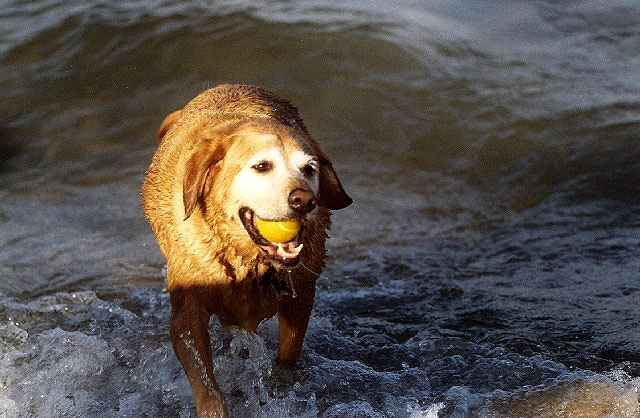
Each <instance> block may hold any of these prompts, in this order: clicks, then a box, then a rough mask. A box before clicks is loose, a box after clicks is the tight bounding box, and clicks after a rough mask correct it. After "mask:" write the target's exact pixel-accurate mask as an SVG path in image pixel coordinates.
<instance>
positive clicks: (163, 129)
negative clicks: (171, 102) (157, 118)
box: [156, 109, 182, 141]
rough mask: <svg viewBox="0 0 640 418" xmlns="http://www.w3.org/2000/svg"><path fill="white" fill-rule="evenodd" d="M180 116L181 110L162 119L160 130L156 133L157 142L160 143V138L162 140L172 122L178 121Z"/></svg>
mask: <svg viewBox="0 0 640 418" xmlns="http://www.w3.org/2000/svg"><path fill="white" fill-rule="evenodd" d="M181 114H182V109H180V110H176V111H175V112H173V113H169V114H168V115H167V117H165V118H164V120H163V121H162V123H161V124H160V129H158V133H157V134H156V137H157V138H158V141H162V138H164V136H165V135H166V134H167V131H169V128H171V125H173V124H174V122H175V121H177V120H178V118H179V117H180V115H181Z"/></svg>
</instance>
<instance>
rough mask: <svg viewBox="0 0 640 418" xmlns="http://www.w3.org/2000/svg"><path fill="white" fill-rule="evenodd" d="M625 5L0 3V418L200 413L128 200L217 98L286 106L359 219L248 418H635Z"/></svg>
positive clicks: (219, 367)
mask: <svg viewBox="0 0 640 418" xmlns="http://www.w3.org/2000/svg"><path fill="white" fill-rule="evenodd" d="M638 68H640V6H639V5H638V4H637V3H636V2H633V1H623V0H612V1H608V2H598V1H581V2H577V1H570V2H555V1H551V0H549V1H527V2H524V1H522V2H520V1H513V2H508V3H505V2H501V1H484V2H477V1H454V0H448V1H436V2H419V1H402V2H396V3H394V5H393V6H390V4H389V3H388V2H382V1H373V2H359V1H348V2H341V5H339V6H338V5H336V4H335V2H302V1H293V2H286V3H284V2H283V3H281V2H271V3H268V2H254V3H252V2H249V3H244V4H238V3H234V2H224V3H221V4H218V3H216V4H208V2H168V1H155V2H149V1H144V2H143V1H129V2H106V1H96V2H85V1H80V0H67V1H61V0H45V1H27V0H22V1H18V0H9V1H3V2H0V90H1V91H2V100H1V101H0V416H2V417H5V416H6V417H31V416H34V417H59V416H69V417H86V416H100V417H102V416H104V417H116V416H117V417H138V416H150V417H151V416H181V417H187V416H193V411H192V400H191V393H190V390H189V387H188V382H187V380H186V378H185V377H184V375H183V373H182V370H181V368H180V366H179V364H178V362H177V360H176V359H175V357H174V355H173V352H172V349H171V346H170V343H169V342H168V333H167V330H166V323H167V317H168V306H167V295H166V293H164V292H163V291H162V287H163V280H164V279H163V272H162V268H163V260H162V258H161V256H160V254H159V252H158V250H157V248H156V246H155V243H154V241H153V238H152V235H151V232H150V229H149V228H148V226H147V225H146V224H145V222H144V220H143V218H142V215H141V208H140V203H139V186H140V183H141V181H142V177H143V175H144V171H145V169H146V167H147V165H148V162H149V160H150V157H151V155H152V153H153V151H154V146H155V141H154V133H155V130H156V128H157V126H158V124H159V123H160V121H161V120H162V118H163V117H164V115H166V114H167V113H168V112H170V111H172V110H175V109H177V108H179V107H181V106H182V105H183V104H184V103H185V102H186V101H187V100H188V99H190V98H191V97H192V96H194V95H195V94H197V93H198V92H199V91H201V90H203V89H204V88H206V87H209V86H213V85H217V84H220V83H224V82H241V83H250V84H257V85H261V86H263V87H266V88H269V89H271V90H274V91H276V92H278V93H280V94H281V95H283V96H285V97H288V98H290V99H291V100H292V101H293V102H294V103H295V104H296V105H297V106H298V107H299V109H300V111H301V113H302V116H303V117H304V118H305V121H306V122H307V124H308V126H309V128H310V130H311V132H312V133H313V134H314V136H315V137H316V138H317V139H318V140H319V141H321V142H322V144H323V146H324V149H325V150H326V151H327V153H328V154H329V155H330V156H331V157H332V159H333V160H334V163H335V164H334V165H335V166H336V167H337V169H338V172H339V173H340V175H341V178H342V180H343V183H344V185H345V187H346V188H347V190H348V191H349V193H350V194H351V195H352V196H353V197H354V199H355V201H356V202H355V203H354V205H353V206H351V207H350V208H349V209H346V210H344V211H341V212H338V213H336V216H335V218H334V220H335V222H334V224H335V227H334V230H333V233H332V235H333V238H332V240H330V254H331V260H330V265H329V267H328V268H327V270H326V271H325V272H324V274H323V277H322V278H321V279H319V281H318V287H319V289H320V291H319V292H318V298H317V301H316V307H315V311H314V315H313V317H312V320H311V326H310V330H309V333H308V336H307V339H306V341H305V351H304V355H303V357H302V359H301V362H300V367H299V368H298V370H296V371H294V372H284V371H282V370H279V369H278V368H277V367H275V366H272V363H271V361H272V358H273V356H274V353H275V350H276V348H277V338H276V328H277V326H276V324H275V323H274V322H273V321H270V322H267V323H265V324H264V325H263V326H262V327H261V328H260V330H259V335H258V336H255V335H249V334H245V333H242V332H236V333H234V334H232V335H227V334H225V332H224V331H222V330H221V329H220V328H219V326H218V324H217V322H216V321H212V323H211V327H212V332H213V333H214V335H215V336H217V337H216V338H214V340H215V341H216V342H215V343H214V345H215V347H214V351H215V365H216V375H217V377H218V378H219V380H220V383H221V386H222V388H223V390H224V392H225V393H226V394H227V401H228V402H229V406H230V410H231V412H232V414H234V415H235V416H264V417H281V416H282V417H286V416H292V417H293V416H296V417H297V416H305V417H316V416H321V417H382V416H389V417H435V416H440V417H445V416H446V417H464V416H471V417H475V416H479V417H503V416H514V417H515V416H536V417H541V416H547V417H555V416H569V414H573V415H571V416H585V417H587V416H589V417H590V416H596V417H597V416H615V417H637V416H640V403H639V401H638V392H639V389H640V319H639V318H640V252H639V250H640V206H639V204H640V71H639V70H638Z"/></svg>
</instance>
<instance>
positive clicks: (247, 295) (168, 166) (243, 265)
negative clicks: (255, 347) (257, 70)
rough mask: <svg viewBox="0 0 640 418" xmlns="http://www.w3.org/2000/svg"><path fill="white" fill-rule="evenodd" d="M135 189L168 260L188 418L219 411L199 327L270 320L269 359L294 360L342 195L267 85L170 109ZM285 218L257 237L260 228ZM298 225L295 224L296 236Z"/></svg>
mask: <svg viewBox="0 0 640 418" xmlns="http://www.w3.org/2000/svg"><path fill="white" fill-rule="evenodd" d="M158 139H159V141H160V145H159V147H158V149H157V151H156V153H155V155H154V157H153V160H152V163H151V166H150V167H149V170H148V172H147V176H146V178H145V180H144V184H143V187H142V194H143V205H144V211H145V215H146V217H147V219H148V220H149V222H150V223H151V227H152V229H153V232H154V234H155V237H156V240H157V242H158V245H159V246H160V249H161V251H162V253H163V255H164V256H165V258H166V260H167V290H168V291H169V293H170V301H171V320H170V326H169V328H170V334H171V342H172V344H173V348H174V351H175V353H176V355H177V357H178V359H179V360H180V363H181V364H182V367H183V368H184V370H185V372H186V374H187V377H188V378H189V381H190V383H191V388H192V390H193V395H194V398H195V405H196V411H197V413H198V416H200V417H203V416H207V417H218V416H226V415H227V412H226V408H225V404H224V400H223V396H222V393H221V391H220V388H219V386H218V384H217V383H216V379H215V377H214V375H213V368H212V358H211V343H210V339H209V333H208V323H209V318H210V316H211V314H215V315H216V316H217V317H218V319H219V320H220V322H221V323H222V324H223V325H225V326H234V325H235V326H240V327H242V328H244V329H247V330H249V331H252V332H254V331H255V330H256V328H257V326H258V325H259V324H260V322H262V321H263V320H264V319H267V318H270V317H272V316H274V315H276V314H277V315H278V323H279V344H280V345H279V350H278V355H277V359H276V360H277V363H278V364H279V365H281V366H282V367H289V368H290V367H293V366H294V365H295V363H296V361H297V359H298V357H299V356H300V351H301V348H302V342H303V339H304V335H305V332H306V330H307V325H308V322H309V315H310V314H311V309H312V306H313V299H314V296H315V280H316V278H317V277H318V273H319V272H320V271H321V270H322V268H323V267H324V258H325V239H326V237H327V235H326V231H327V230H328V228H329V226H330V210H334V209H342V208H344V207H346V206H348V205H349V204H351V202H352V200H351V198H350V197H349V196H348V195H347V193H346V192H345V191H344V189H343V187H342V184H341V183H340V180H339V179H338V176H337V175H336V173H335V171H334V169H333V167H332V165H331V162H330V161H329V160H328V159H327V157H325V155H324V154H323V153H322V151H321V150H320V148H319V147H318V144H317V143H316V142H315V141H314V140H313V139H312V138H311V136H310V135H309V133H308V132H307V129H306V127H305V126H304V124H303V122H302V119H301V118H300V116H299V115H298V112H297V110H296V108H295V107H293V106H292V105H291V103H290V102H289V101H287V100H284V99H282V98H280V97H278V96H276V95H275V94H273V93H270V92H268V91H266V90H263V89H260V88H257V87H251V86H243V85H223V86H219V87H216V88H213V89H210V90H207V91H205V92H203V93H202V94H200V95H198V96H197V97H196V98H194V99H193V100H192V101H191V102H189V103H188V104H187V105H186V106H185V107H184V108H183V109H181V110H178V111H176V112H173V113H171V114H170V115H169V116H167V117H166V118H165V120H164V121H163V122H162V125H161V127H160V129H159V131H158ZM273 221H288V222H293V224H294V225H296V226H297V229H296V230H297V233H296V232H295V230H294V232H293V233H294V234H295V236H293V238H291V237H286V238H285V240H286V242H282V241H283V240H275V242H274V240H273V238H271V239H272V240H271V241H270V240H269V239H267V238H266V237H265V236H264V235H266V233H265V234H264V235H263V233H262V232H261V229H260V227H259V223H260V222H263V223H264V222H271V223H273V224H276V225H279V223H277V222H273ZM298 228H299V229H298Z"/></svg>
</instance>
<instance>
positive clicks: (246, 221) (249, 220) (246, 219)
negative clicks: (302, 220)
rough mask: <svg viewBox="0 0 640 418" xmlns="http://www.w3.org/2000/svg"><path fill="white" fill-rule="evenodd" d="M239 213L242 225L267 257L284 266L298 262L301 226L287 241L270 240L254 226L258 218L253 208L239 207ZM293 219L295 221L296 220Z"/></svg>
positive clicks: (300, 247) (300, 249) (300, 246)
mask: <svg viewBox="0 0 640 418" xmlns="http://www.w3.org/2000/svg"><path fill="white" fill-rule="evenodd" d="M239 215H240V219H241V221H242V225H244V228H245V229H246V230H247V233H248V234H249V236H250V237H251V239H252V240H253V242H255V243H256V245H257V246H258V247H260V249H261V250H262V251H263V252H264V253H265V254H266V255H267V256H269V258H271V259H272V260H274V261H276V262H277V263H280V264H282V265H285V266H293V265H296V264H297V263H298V260H299V255H300V251H302V246H303V244H301V243H300V242H299V240H300V235H301V232H302V228H301V227H300V229H299V230H298V231H297V233H296V234H295V236H294V237H293V238H291V239H289V240H288V241H286V242H272V241H269V240H268V239H267V238H265V237H264V236H263V235H262V234H261V233H260V230H259V229H258V227H257V226H256V221H258V220H259V218H258V216H257V215H256V214H255V212H254V211H253V210H251V209H249V208H247V207H243V208H240V211H239ZM295 221H296V222H297V220H295ZM262 222H264V220H262ZM267 222H271V221H267Z"/></svg>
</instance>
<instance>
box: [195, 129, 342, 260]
mask: <svg viewBox="0 0 640 418" xmlns="http://www.w3.org/2000/svg"><path fill="white" fill-rule="evenodd" d="M205 132H206V131H205ZM197 143H198V145H197V146H196V147H195V149H194V151H193V153H192V155H191V156H190V157H189V158H188V161H187V164H186V169H185V175H184V179H183V202H184V210H185V220H186V219H188V218H189V217H190V216H191V215H192V213H193V211H194V210H196V209H197V208H198V207H199V208H200V210H202V211H203V212H204V213H205V218H206V212H207V211H208V210H210V209H213V208H215V211H216V212H217V213H219V214H220V215H222V216H223V217H224V220H223V221H224V222H227V223H229V224H230V225H231V228H232V230H233V231H234V237H242V238H245V239H247V240H251V241H252V242H253V244H255V245H256V246H258V247H259V248H260V251H262V253H263V254H264V255H266V256H267V257H269V259H270V260H271V262H272V263H274V264H277V265H283V266H292V265H295V264H297V262H298V255H299V253H300V251H301V248H302V245H300V244H302V242H301V236H302V233H303V231H304V228H305V226H307V225H310V223H311V222H313V220H314V218H315V216H316V215H317V212H318V206H322V207H325V208H327V209H342V208H344V207H346V206H348V205H350V204H351V202H352V200H351V198H350V197H349V196H348V195H347V193H346V192H345V191H344V189H343V187H342V184H341V183H340V180H339V179H338V176H337V175H336V173H335V171H334V169H333V167H332V165H331V163H330V162H329V160H328V159H327V158H326V157H325V156H324V155H323V154H322V152H321V151H320V149H319V148H318V146H317V144H316V143H315V141H313V139H311V138H310V137H309V136H308V135H307V134H306V133H304V132H300V131H299V130H296V129H293V128H291V127H289V126H286V125H283V124H279V123H276V122H273V121H270V120H266V119H252V120H249V121H243V122H235V123H229V124H227V125H225V126H223V127H219V128H217V129H215V130H211V131H209V132H206V133H204V134H203V137H202V138H201V139H200V140H199V141H198V142H197ZM221 221H222V220H221ZM274 221H287V222H284V223H275V225H284V224H286V225H295V226H296V230H297V227H299V228H300V229H299V231H298V232H297V233H296V232H294V234H295V236H293V238H290V237H287V238H285V242H282V241H283V240H275V241H276V242H274V241H270V240H269V239H267V238H266V237H265V236H264V235H268V234H266V233H264V229H261V228H260V225H259V223H262V224H265V223H270V222H272V223H273V222H274ZM261 231H262V233H261ZM272 239H273V238H272Z"/></svg>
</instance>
